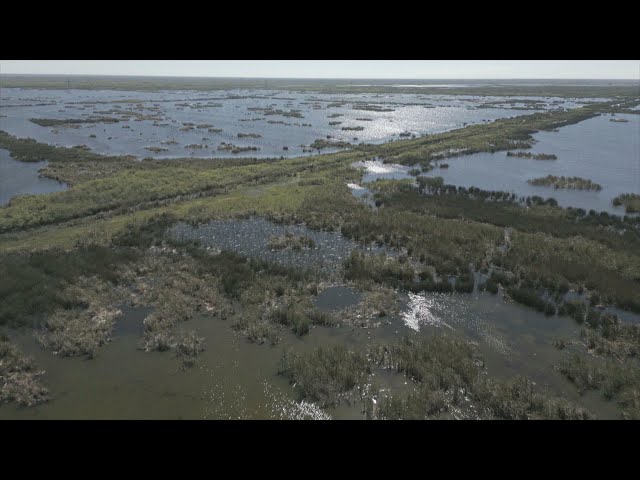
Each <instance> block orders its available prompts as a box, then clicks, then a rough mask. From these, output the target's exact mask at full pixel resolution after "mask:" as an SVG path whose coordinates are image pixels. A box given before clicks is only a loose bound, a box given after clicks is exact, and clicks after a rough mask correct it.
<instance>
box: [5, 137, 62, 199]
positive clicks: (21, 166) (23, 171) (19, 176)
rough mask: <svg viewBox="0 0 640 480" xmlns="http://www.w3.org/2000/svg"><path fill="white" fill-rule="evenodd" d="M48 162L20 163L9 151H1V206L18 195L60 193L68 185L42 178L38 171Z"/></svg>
mask: <svg viewBox="0 0 640 480" xmlns="http://www.w3.org/2000/svg"><path fill="white" fill-rule="evenodd" d="M46 166H47V162H29V163H27V162H19V161H17V160H14V159H13V158H11V155H10V154H9V152H8V151H7V150H3V149H0V206H1V205H6V204H7V203H9V200H11V199H12V198H13V197H15V196H17V195H38V194H41V193H50V192H59V191H62V190H65V189H66V188H67V185H66V184H64V183H62V182H58V181H57V180H53V179H51V178H46V177H41V176H40V174H39V173H38V170H40V169H41V168H44V167H46Z"/></svg>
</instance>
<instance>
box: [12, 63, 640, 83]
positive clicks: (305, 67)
mask: <svg viewBox="0 0 640 480" xmlns="http://www.w3.org/2000/svg"><path fill="white" fill-rule="evenodd" d="M0 73H4V74H11V73H14V74H28V73H31V74H63V75H74V74H77V75H141V76H144V75H151V76H156V75H157V76H187V77H258V78H265V77H267V78H268V77H273V78H394V79H395V78H399V79H439V78H441V79H465V78H466V79H482V78H490V79H500V78H503V79H506V78H513V79H518V78H544V79H552V78H554V79H567V78H569V79H573V78H579V79H640V60H0Z"/></svg>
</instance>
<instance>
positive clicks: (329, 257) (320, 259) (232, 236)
mask: <svg viewBox="0 0 640 480" xmlns="http://www.w3.org/2000/svg"><path fill="white" fill-rule="evenodd" d="M288 232H289V233H292V234H293V235H302V236H305V237H309V238H311V239H313V241H314V242H315V247H314V248H303V249H301V250H294V249H291V248H287V249H270V248H269V245H268V244H269V240H270V239H271V238H273V237H275V236H280V235H284V234H286V233H288ZM169 235H170V236H172V237H173V238H175V239H177V240H181V241H184V240H197V241H199V242H200V243H201V244H202V245H203V246H205V247H210V248H214V249H217V250H232V251H234V252H237V253H240V254H242V255H247V256H251V257H256V258H260V259H262V260H267V261H270V262H275V263H278V264H280V265H284V266H286V267H295V268H300V269H302V270H307V269H313V270H314V271H318V272H321V273H323V274H326V275H336V274H337V273H338V272H339V271H340V267H341V265H342V262H343V261H344V260H345V259H346V258H348V257H349V256H350V255H351V252H352V250H354V249H359V248H360V246H359V244H358V243H356V242H355V241H353V240H349V239H347V238H345V237H343V236H342V235H341V234H340V233H338V232H318V231H314V230H311V229H309V228H307V227H305V226H303V225H286V226H285V225H278V224H275V223H273V222H270V221H269V220H266V219H263V218H249V219H243V220H216V221H212V222H209V223H207V224H204V225H200V226H198V227H192V226H191V225H188V224H185V223H179V224H177V225H176V226H174V227H173V228H171V229H170V230H169ZM370 251H372V252H373V253H379V252H387V253H391V252H390V251H389V250H388V249H385V248H383V247H375V248H373V249H371V250H370Z"/></svg>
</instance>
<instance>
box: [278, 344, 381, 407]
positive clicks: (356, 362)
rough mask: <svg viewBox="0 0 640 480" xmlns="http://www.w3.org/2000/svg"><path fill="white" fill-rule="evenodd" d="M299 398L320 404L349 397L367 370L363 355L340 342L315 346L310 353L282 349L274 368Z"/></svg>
mask: <svg viewBox="0 0 640 480" xmlns="http://www.w3.org/2000/svg"><path fill="white" fill-rule="evenodd" d="M278 373H279V374H280V375H283V376H284V377H286V378H288V379H289V382H290V383H292V384H293V385H294V386H295V388H296V390H297V391H298V392H299V394H300V396H301V398H302V399H304V400H307V401H312V402H317V403H318V404H319V405H320V406H322V407H325V408H326V407H330V406H336V405H338V404H340V403H341V402H343V401H349V400H350V399H351V398H353V397H354V396H355V394H356V389H357V388H358V387H359V386H361V385H363V384H364V383H366V380H367V377H368V375H369V373H370V366H369V363H368V362H367V357H366V356H365V355H364V354H362V353H358V352H354V351H351V350H348V349H347V348H346V347H344V346H331V347H319V348H318V349H316V350H315V351H314V352H312V353H307V354H300V353H296V352H293V351H291V350H285V351H284V352H283V354H282V358H281V360H280V367H279V370H278Z"/></svg>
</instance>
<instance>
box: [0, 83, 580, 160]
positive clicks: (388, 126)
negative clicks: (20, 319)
mask: <svg viewBox="0 0 640 480" xmlns="http://www.w3.org/2000/svg"><path fill="white" fill-rule="evenodd" d="M1 90H2V92H1V95H0V98H1V99H2V100H1V101H2V103H1V104H0V112H1V113H2V115H6V117H5V116H3V117H0V130H4V131H6V132H8V133H10V134H12V135H15V136H18V137H31V138H35V139H36V140H38V141H40V142H45V143H50V144H54V145H61V146H74V145H83V144H84V145H87V146H88V147H90V148H91V149H92V150H93V151H95V152H97V153H102V154H116V155H119V154H131V155H136V156H139V157H141V158H142V157H156V158H169V157H171V158H175V157H213V156H216V157H233V156H258V157H279V156H299V155H303V154H308V153H309V152H304V151H303V150H304V148H303V147H302V146H301V145H309V144H311V143H312V142H313V141H314V140H316V139H326V138H327V136H328V135H329V136H331V137H332V138H333V139H334V140H340V141H348V142H351V143H360V142H368V143H380V142H384V141H387V140H390V139H396V138H399V137H398V135H399V134H400V133H403V132H410V133H412V134H416V135H420V134H424V133H438V132H443V131H446V130H451V129H454V128H459V127H462V126H463V125H464V124H473V123H482V122H484V121H491V120H495V119H498V118H504V117H513V116H518V115H523V114H527V113H533V112H535V111H540V110H527V111H523V110H518V109H514V108H513V107H518V106H519V104H505V105H502V106H501V108H482V109H478V108H477V107H478V106H479V105H481V104H483V103H485V102H491V101H504V100H505V99H504V98H500V97H488V96H487V97H479V96H447V95H413V94H386V95H379V94H377V95H374V94H343V95H324V94H323V95H320V94H313V93H300V92H283V91H270V90H259V91H258V90H229V91H218V92H195V91H160V92H133V91H131V92H125V91H108V90H93V91H87V90H66V91H65V90H40V89H24V90H23V89H19V88H3V89H1ZM517 98H518V99H522V100H531V99H534V98H535V99H536V100H540V101H541V102H542V103H541V104H540V106H539V108H540V109H558V108H575V107H578V106H580V105H581V102H579V101H576V100H571V99H559V98H554V97H517ZM367 105H373V106H374V107H376V108H378V109H380V108H382V109H385V110H391V111H370V110H362V109H361V108H363V107H365V108H366V106H367ZM255 108H273V109H274V110H282V111H285V112H290V111H292V110H298V111H299V112H300V114H301V115H302V118H296V117H290V116H289V117H288V116H282V115H265V112H264V111H260V110H250V109H255ZM127 114H140V115H145V116H146V117H142V118H140V119H136V118H131V119H126V118H125V117H126V115H127ZM332 115H338V116H337V117H332ZM90 116H96V117H112V118H117V119H120V120H122V121H120V122H118V123H113V124H109V123H96V124H89V123H87V124H80V125H79V126H78V128H69V127H42V126H39V125H37V124H35V123H33V122H30V121H29V119H30V118H54V119H74V118H86V117H90ZM329 122H341V123H340V124H337V125H329ZM185 123H193V124H194V128H193V129H191V130H188V131H181V130H180V129H181V128H185V125H184V124H185ZM204 125H207V126H204ZM209 126H210V127H209ZM343 127H347V128H350V127H363V128H364V129H363V130H361V131H349V130H342V128H343ZM208 128H218V129H222V132H209V131H208ZM239 133H255V134H258V135H261V136H262V137H261V138H249V137H245V138H238V134H239ZM92 135H94V136H95V137H91V136H92ZM355 138H357V140H355ZM168 140H175V142H176V144H163V143H162V142H163V141H168ZM221 142H226V143H232V144H234V145H237V146H255V147H258V148H259V150H258V151H249V152H243V153H240V154H232V153H230V152H226V151H219V150H217V147H218V146H219V145H220V143H221ZM194 144H195V145H203V147H204V145H206V146H207V148H201V149H198V148H186V146H188V145H194ZM146 147H160V148H166V149H167V150H166V151H162V152H157V153H154V152H152V151H149V150H147V149H146ZM284 147H288V150H284ZM314 153H317V151H316V152H314Z"/></svg>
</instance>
